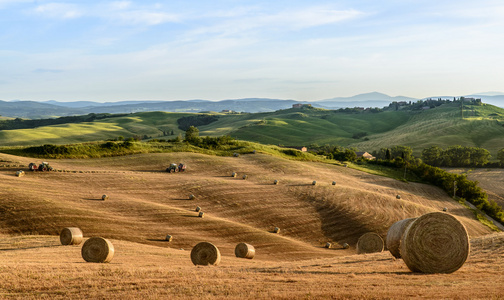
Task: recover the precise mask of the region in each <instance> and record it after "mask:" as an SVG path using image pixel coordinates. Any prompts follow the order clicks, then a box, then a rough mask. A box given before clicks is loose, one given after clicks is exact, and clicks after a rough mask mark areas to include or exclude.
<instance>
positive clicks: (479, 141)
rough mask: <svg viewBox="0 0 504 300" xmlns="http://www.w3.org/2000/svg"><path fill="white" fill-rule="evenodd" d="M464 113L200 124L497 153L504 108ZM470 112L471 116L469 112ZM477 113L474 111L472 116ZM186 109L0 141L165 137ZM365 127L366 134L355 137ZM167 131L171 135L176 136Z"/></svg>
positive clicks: (310, 112) (301, 138)
mask: <svg viewBox="0 0 504 300" xmlns="http://www.w3.org/2000/svg"><path fill="white" fill-rule="evenodd" d="M470 108H471V109H474V113H469V112H466V116H467V117H466V118H465V119H464V120H462V119H461V118H460V110H459V108H458V107H457V106H456V105H453V104H448V105H444V106H441V107H438V108H435V109H431V110H427V111H421V112H407V111H398V112H383V113H365V114H347V113H338V112H335V111H328V110H322V109H286V110H280V111H276V112H272V113H258V114H238V115H221V117H220V119H219V120H218V121H216V122H214V123H211V124H208V125H205V126H199V129H200V135H201V136H206V135H209V136H220V135H225V134H230V135H231V136H233V137H235V138H238V139H243V140H248V141H255V142H259V143H263V144H276V145H278V144H281V145H287V146H303V145H309V144H314V143H316V144H319V145H324V144H336V145H343V146H355V147H357V148H358V149H360V150H362V151H368V152H371V151H373V150H378V149H380V148H382V147H390V146H393V145H405V146H411V147H412V148H413V149H414V151H415V154H416V155H419V154H420V153H421V151H422V149H424V148H426V147H429V146H432V145H438V146H440V147H448V146H450V145H459V144H460V145H464V146H478V147H483V148H486V149H488V150H489V151H490V152H491V154H492V155H493V156H495V155H496V153H497V151H498V150H499V149H500V148H502V145H504V127H503V126H502V125H501V123H502V122H503V121H504V117H503V116H504V109H501V108H497V107H495V106H491V105H484V106H472V107H470ZM470 114H471V116H468V115H470ZM473 114H474V115H473ZM184 115H188V114H184V113H165V112H147V113H136V114H131V115H130V116H127V117H120V118H112V119H107V120H102V121H97V122H92V123H80V124H65V125H58V126H47V127H40V128H35V129H23V130H4V131H0V145H4V146H16V145H41V144H47V143H52V144H68V143H78V142H86V141H96V140H105V139H110V138H115V137H117V136H120V135H121V136H125V137H129V136H133V135H140V136H144V135H147V136H152V137H153V138H157V137H162V133H163V131H169V132H170V131H172V130H173V131H174V133H175V135H178V134H179V133H183V132H182V131H181V130H179V129H178V128H177V119H178V118H180V117H181V116H184ZM361 132H366V133H367V134H368V136H367V137H366V139H368V140H365V139H362V138H361V139H359V140H356V139H353V138H352V136H353V135H354V134H356V133H361ZM173 137H174V136H168V137H167V138H173Z"/></svg>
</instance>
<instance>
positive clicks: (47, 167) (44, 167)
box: [28, 162, 53, 172]
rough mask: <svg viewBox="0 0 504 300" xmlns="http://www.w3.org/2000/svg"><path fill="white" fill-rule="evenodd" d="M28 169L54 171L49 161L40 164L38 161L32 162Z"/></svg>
mask: <svg viewBox="0 0 504 300" xmlns="http://www.w3.org/2000/svg"><path fill="white" fill-rule="evenodd" d="M28 169H29V170H30V171H42V172H45V171H52V170H53V167H51V166H50V165H49V163H47V162H42V163H41V164H40V165H37V164H36V163H30V164H29V165H28Z"/></svg>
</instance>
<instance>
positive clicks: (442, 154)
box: [422, 145, 504, 167]
mask: <svg viewBox="0 0 504 300" xmlns="http://www.w3.org/2000/svg"><path fill="white" fill-rule="evenodd" d="M499 153H501V154H500V156H501V158H502V160H501V161H503V162H504V151H503V150H501V151H499ZM490 157H491V155H490V152H489V151H488V150H486V149H483V148H478V147H464V146H459V145H457V146H450V147H448V148H446V149H442V148H440V147H438V146H431V147H429V148H426V149H424V150H423V151H422V159H423V161H424V162H425V163H426V164H429V165H432V166H437V167H482V166H484V165H486V164H488V163H489V162H490ZM498 157H499V156H498Z"/></svg>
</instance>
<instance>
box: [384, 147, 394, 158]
mask: <svg viewBox="0 0 504 300" xmlns="http://www.w3.org/2000/svg"><path fill="white" fill-rule="evenodd" d="M391 158H392V155H391V153H390V149H387V152H386V153H385V159H387V160H390V159H391Z"/></svg>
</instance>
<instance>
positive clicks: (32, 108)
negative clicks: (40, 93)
mask: <svg viewBox="0 0 504 300" xmlns="http://www.w3.org/2000/svg"><path fill="white" fill-rule="evenodd" d="M82 114H86V112H85V111H84V110H80V109H76V108H69V107H63V106H58V105H53V104H47V103H41V102H36V101H13V102H7V101H1V100H0V115H1V116H4V117H12V118H28V119H39V118H50V117H57V116H69V115H82Z"/></svg>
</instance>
